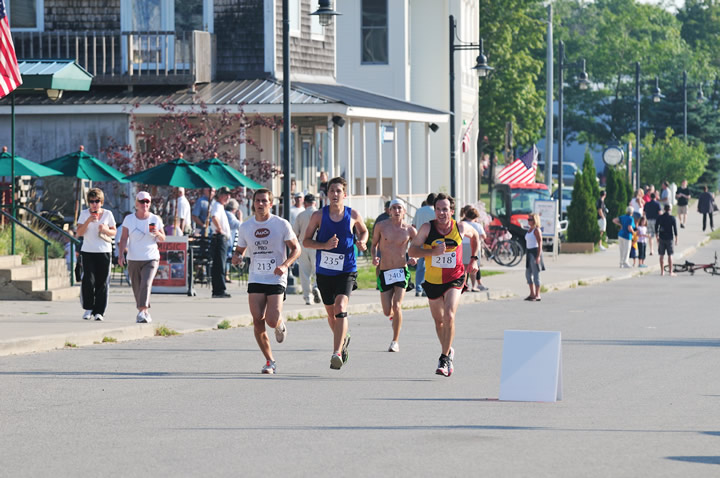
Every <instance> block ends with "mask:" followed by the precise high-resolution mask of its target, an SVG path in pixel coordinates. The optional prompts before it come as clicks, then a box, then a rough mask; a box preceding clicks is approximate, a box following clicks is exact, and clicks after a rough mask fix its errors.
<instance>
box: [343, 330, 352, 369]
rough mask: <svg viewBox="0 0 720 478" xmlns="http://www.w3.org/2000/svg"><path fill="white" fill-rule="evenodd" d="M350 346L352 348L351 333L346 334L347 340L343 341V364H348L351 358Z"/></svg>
mask: <svg viewBox="0 0 720 478" xmlns="http://www.w3.org/2000/svg"><path fill="white" fill-rule="evenodd" d="M349 346H350V332H348V333H347V334H345V340H344V341H343V345H342V352H341V357H342V361H343V363H345V362H347V361H348V358H349V357H350V352H348V347H349Z"/></svg>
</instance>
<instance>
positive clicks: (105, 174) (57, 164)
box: [42, 145, 128, 223]
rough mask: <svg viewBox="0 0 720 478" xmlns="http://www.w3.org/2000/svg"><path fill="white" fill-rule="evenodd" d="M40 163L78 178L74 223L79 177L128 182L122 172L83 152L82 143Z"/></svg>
mask: <svg viewBox="0 0 720 478" xmlns="http://www.w3.org/2000/svg"><path fill="white" fill-rule="evenodd" d="M42 164H43V166H47V167H48V168H53V169H57V170H58V171H60V172H61V173H62V175H63V176H69V177H73V178H78V184H77V197H76V198H75V222H76V223H77V218H78V211H79V209H80V196H81V194H82V191H81V187H80V181H79V180H80V179H89V180H90V181H119V182H121V183H126V182H128V181H127V180H126V179H125V175H124V174H123V173H121V172H120V171H118V170H117V169H115V168H113V167H111V166H108V165H107V164H105V163H103V162H102V161H100V160H99V159H97V158H96V157H95V156H91V155H89V154H87V153H86V152H85V146H82V145H80V150H79V151H75V152H74V153H70V154H66V155H65V156H60V157H59V158H55V159H51V160H50V161H46V162H44V163H42Z"/></svg>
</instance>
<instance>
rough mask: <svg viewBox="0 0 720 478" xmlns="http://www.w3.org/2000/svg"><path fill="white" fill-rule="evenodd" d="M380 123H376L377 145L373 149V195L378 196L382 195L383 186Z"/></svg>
mask: <svg viewBox="0 0 720 478" xmlns="http://www.w3.org/2000/svg"><path fill="white" fill-rule="evenodd" d="M382 129H383V128H382V122H381V121H380V120H378V122H377V144H376V145H375V149H376V150H377V177H376V179H375V194H377V195H378V196H382V195H383V184H382V178H383V170H382V165H383V164H382V163H383V161H382V144H383V133H382Z"/></svg>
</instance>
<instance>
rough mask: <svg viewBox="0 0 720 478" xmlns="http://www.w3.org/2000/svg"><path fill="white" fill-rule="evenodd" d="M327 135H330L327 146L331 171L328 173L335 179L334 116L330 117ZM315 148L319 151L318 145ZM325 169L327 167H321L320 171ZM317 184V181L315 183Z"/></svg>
mask: <svg viewBox="0 0 720 478" xmlns="http://www.w3.org/2000/svg"><path fill="white" fill-rule="evenodd" d="M327 135H328V144H327V155H328V163H329V164H330V171H328V172H327V173H328V175H329V176H330V177H331V178H334V177H335V123H333V121H332V115H329V116H328V122H327ZM315 148H316V150H317V145H315ZM323 169H325V165H320V170H321V171H322V170H323ZM314 182H317V181H314Z"/></svg>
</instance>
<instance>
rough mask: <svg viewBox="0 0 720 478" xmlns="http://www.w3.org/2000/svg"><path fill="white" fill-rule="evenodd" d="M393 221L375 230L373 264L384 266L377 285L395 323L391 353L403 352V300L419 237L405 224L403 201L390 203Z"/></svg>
mask: <svg viewBox="0 0 720 478" xmlns="http://www.w3.org/2000/svg"><path fill="white" fill-rule="evenodd" d="M389 209H390V219H389V220H387V221H382V222H379V223H377V224H376V225H375V230H374V231H373V239H372V244H373V246H372V248H373V265H374V266H380V271H379V273H378V278H377V284H378V288H379V289H380V302H381V303H382V308H383V312H384V313H385V315H386V316H388V317H390V320H392V328H393V339H392V342H390V347H389V348H388V352H399V351H400V346H399V345H398V338H399V337H400V328H401V327H402V300H403V298H404V297H405V290H406V288H407V286H408V283H409V282H410V270H409V269H408V268H407V266H408V265H411V266H413V265H415V264H416V261H415V259H413V258H410V260H406V259H405V257H406V253H407V248H408V244H409V243H410V241H412V240H413V239H414V238H415V235H416V231H415V228H414V227H412V226H411V225H409V224H405V223H404V222H403V219H404V218H405V207H404V206H403V203H402V201H400V200H399V199H393V200H392V201H391V202H390V208H389ZM378 251H379V252H380V254H379V255H378Z"/></svg>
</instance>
